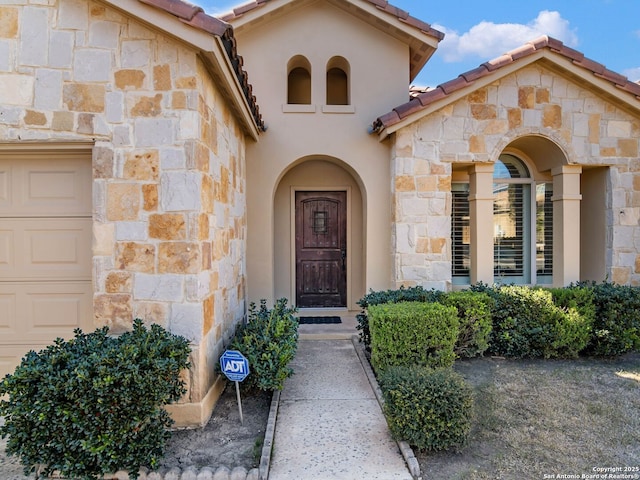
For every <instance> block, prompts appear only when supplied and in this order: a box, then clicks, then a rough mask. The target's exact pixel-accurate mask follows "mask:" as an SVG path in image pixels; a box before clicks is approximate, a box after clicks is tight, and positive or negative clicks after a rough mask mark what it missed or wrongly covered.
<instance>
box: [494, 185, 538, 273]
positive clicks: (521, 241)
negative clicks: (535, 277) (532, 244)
mask: <svg viewBox="0 0 640 480" xmlns="http://www.w3.org/2000/svg"><path fill="white" fill-rule="evenodd" d="M529 192H530V189H529V185H527V184H499V183H497V184H494V188H493V193H494V196H495V199H494V203H493V232H494V234H493V259H494V263H493V275H494V277H495V279H496V280H499V279H500V278H502V277H518V278H513V281H514V282H517V281H518V279H521V281H523V282H524V281H526V279H525V278H524V277H525V275H526V273H527V272H526V270H527V268H526V266H527V257H526V251H525V249H526V243H527V242H526V239H527V231H528V230H529V229H528V228H527V227H528V225H527V215H525V213H526V210H527V208H526V205H527V204H529V203H530V202H528V201H527V200H528V198H527V197H528V196H529ZM510 281H511V279H510Z"/></svg>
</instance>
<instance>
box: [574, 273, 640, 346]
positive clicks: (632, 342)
mask: <svg viewBox="0 0 640 480" xmlns="http://www.w3.org/2000/svg"><path fill="white" fill-rule="evenodd" d="M578 286H579V287H584V288H586V289H588V290H589V291H591V292H592V294H593V304H594V306H595V315H594V323H593V335H592V336H591V338H590V340H589V344H588V345H587V348H586V350H585V351H586V353H587V354H589V355H601V356H614V355H622V354H624V353H627V352H630V351H632V350H640V289H638V288H637V287H630V286H624V285H616V284H615V283H610V282H603V283H600V284H596V283H595V282H582V283H579V284H578Z"/></svg>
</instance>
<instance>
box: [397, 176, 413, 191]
mask: <svg viewBox="0 0 640 480" xmlns="http://www.w3.org/2000/svg"><path fill="white" fill-rule="evenodd" d="M394 183H395V189H396V191H397V192H413V191H415V189H416V182H415V178H414V177H413V176H411V175H400V176H398V177H396V179H395V182H394Z"/></svg>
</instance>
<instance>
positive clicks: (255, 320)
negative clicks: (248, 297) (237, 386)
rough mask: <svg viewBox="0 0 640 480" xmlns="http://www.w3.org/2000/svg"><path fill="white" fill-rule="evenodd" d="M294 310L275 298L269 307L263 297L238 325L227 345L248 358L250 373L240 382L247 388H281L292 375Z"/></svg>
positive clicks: (295, 330)
mask: <svg viewBox="0 0 640 480" xmlns="http://www.w3.org/2000/svg"><path fill="white" fill-rule="evenodd" d="M296 312H297V309H296V308H295V307H289V306H287V299H286V298H281V299H279V300H277V301H276V303H275V305H274V306H273V308H272V309H269V308H267V303H266V300H261V301H260V307H256V305H255V303H251V305H250V306H249V316H248V319H247V323H246V324H243V325H241V326H239V327H238V329H237V331H236V334H235V336H234V338H233V340H232V342H231V345H230V348H231V349H233V350H238V351H239V352H241V353H242V354H243V355H244V356H245V357H247V360H249V369H250V373H249V376H248V377H247V378H246V379H245V380H244V381H243V382H242V388H243V389H246V390H251V389H259V390H282V387H283V386H284V381H285V380H286V379H287V378H289V377H290V376H291V375H292V374H293V370H292V369H291V367H289V362H291V360H293V358H294V357H295V355H296V350H297V348H298V319H297V318H296V317H295V314H296Z"/></svg>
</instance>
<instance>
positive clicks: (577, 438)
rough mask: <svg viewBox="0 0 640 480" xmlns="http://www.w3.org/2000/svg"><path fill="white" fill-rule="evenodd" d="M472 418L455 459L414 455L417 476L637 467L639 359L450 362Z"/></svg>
mask: <svg viewBox="0 0 640 480" xmlns="http://www.w3.org/2000/svg"><path fill="white" fill-rule="evenodd" d="M455 368H456V369H457V370H458V371H459V372H460V373H461V374H462V375H463V376H464V377H465V378H466V379H467V380H468V381H469V382H470V383H471V384H472V385H473V387H474V392H475V400H476V410H475V418H474V421H473V424H472V432H471V438H470V441H469V444H468V446H467V447H466V448H465V449H464V450H463V451H462V452H461V453H459V454H455V453H439V454H426V453H424V452H416V453H417V457H418V460H419V462H420V464H421V469H422V472H423V474H424V476H425V478H448V479H449V478H450V479H474V480H476V479H478V480H480V479H496V478H500V479H522V478H543V477H544V474H556V475H557V474H577V475H581V474H583V473H584V474H586V473H592V471H593V470H592V469H593V467H597V466H620V467H625V466H638V465H640V411H639V409H638V399H639V398H640V354H637V353H635V354H630V355H626V356H624V357H621V358H618V359H614V360H606V359H579V360H572V361H569V360H562V361H558V360H555V361H554V360H498V359H491V358H483V359H474V360H466V361H462V362H457V363H456V366H455Z"/></svg>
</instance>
